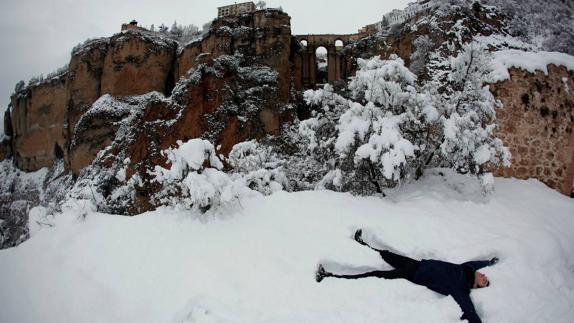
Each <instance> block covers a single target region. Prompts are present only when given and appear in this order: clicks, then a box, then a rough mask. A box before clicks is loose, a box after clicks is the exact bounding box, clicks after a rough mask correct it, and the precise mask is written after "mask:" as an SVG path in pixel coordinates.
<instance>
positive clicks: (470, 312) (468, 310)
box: [451, 291, 482, 323]
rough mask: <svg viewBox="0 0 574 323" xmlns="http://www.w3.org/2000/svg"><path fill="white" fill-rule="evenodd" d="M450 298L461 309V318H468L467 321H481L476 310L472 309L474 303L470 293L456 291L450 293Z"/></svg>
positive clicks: (471, 322) (474, 322)
mask: <svg viewBox="0 0 574 323" xmlns="http://www.w3.org/2000/svg"><path fill="white" fill-rule="evenodd" d="M451 296H452V298H454V300H455V301H456V302H457V304H458V306H460V308H461V309H462V313H463V314H462V317H461V318H460V319H461V320H468V323H482V321H481V320H480V317H478V314H476V310H475V309H474V304H472V300H471V299H470V295H469V294H468V293H466V292H464V291H457V292H455V293H452V294H451Z"/></svg>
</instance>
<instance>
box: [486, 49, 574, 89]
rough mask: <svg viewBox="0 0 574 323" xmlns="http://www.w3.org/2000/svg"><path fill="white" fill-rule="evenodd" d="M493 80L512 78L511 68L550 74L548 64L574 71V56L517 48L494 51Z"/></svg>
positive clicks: (494, 81) (499, 80)
mask: <svg viewBox="0 0 574 323" xmlns="http://www.w3.org/2000/svg"><path fill="white" fill-rule="evenodd" d="M493 56H494V59H493V64H492V65H493V66H492V67H493V69H494V71H493V72H492V82H493V83H496V82H501V81H505V80H509V79H510V73H509V72H508V70H509V69H510V68H520V69H524V70H526V71H528V72H530V73H536V71H542V72H544V74H546V75H548V65H550V64H554V65H557V66H564V67H566V68H567V69H568V70H569V71H574V56H570V55H568V54H564V53H558V52H542V51H541V52H525V51H521V50H516V49H508V50H501V51H498V52H494V53H493Z"/></svg>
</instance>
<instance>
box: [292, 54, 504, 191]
mask: <svg viewBox="0 0 574 323" xmlns="http://www.w3.org/2000/svg"><path fill="white" fill-rule="evenodd" d="M489 59H490V58H489V57H488V56H487V54H486V51H485V50H483V49H482V48H479V47H476V46H475V45H467V46H464V48H463V49H462V50H461V51H460V54H459V55H458V56H457V57H450V58H448V59H443V61H437V60H438V59H437V58H436V57H434V60H435V62H434V65H433V68H434V69H435V70H432V72H433V73H434V72H436V75H434V77H433V78H432V80H431V81H429V83H428V84H425V85H424V86H419V85H417V84H416V81H417V77H416V76H415V75H414V74H413V73H412V72H411V71H409V70H408V69H407V68H406V67H405V66H404V62H403V61H402V59H400V58H398V57H397V56H392V57H391V58H390V59H388V60H381V59H380V58H378V57H375V58H372V59H370V60H359V61H358V64H359V70H358V71H357V74H356V77H355V78H354V79H353V80H352V82H351V83H350V84H349V86H348V89H347V90H348V92H349V93H350V94H349V98H346V97H343V96H342V95H340V94H337V93H335V92H334V90H333V88H332V87H331V86H329V85H327V86H325V87H324V88H323V89H321V90H317V91H312V90H310V91H307V92H305V100H306V102H307V104H309V105H311V106H315V107H318V110H317V111H315V112H314V113H313V115H312V117H311V118H310V119H308V120H305V121H302V122H300V124H299V129H298V130H299V131H298V135H299V137H300V139H301V142H302V144H303V145H302V146H303V151H305V152H306V153H307V154H306V155H304V158H306V159H305V161H304V162H303V163H304V164H307V165H309V166H308V167H314V170H315V172H316V173H319V174H321V177H322V178H321V180H319V181H317V182H316V185H317V187H321V188H322V187H326V188H330V189H337V190H343V191H352V192H355V193H359V194H372V193H374V192H378V193H383V189H384V188H389V187H394V186H396V185H397V184H398V183H400V182H402V181H405V180H411V179H416V178H418V177H419V176H420V174H422V171H423V170H424V169H425V168H429V167H435V166H439V165H441V166H447V167H453V168H454V169H456V170H457V171H458V172H460V173H470V174H472V175H477V176H479V178H480V180H481V183H482V184H483V188H484V190H485V191H489V190H490V189H491V184H492V181H491V180H490V179H492V175H491V174H489V173H487V172H486V170H487V166H489V165H500V164H504V165H507V164H508V163H509V160H510V154H509V152H508V149H506V148H505V147H504V146H503V144H502V141H500V140H499V139H496V138H494V136H493V131H494V128H495V125H494V120H495V110H494V109H495V106H496V102H495V100H494V98H493V96H492V94H491V93H490V92H489V90H488V87H487V86H486V83H487V81H488V77H489V75H490V74H489V73H490V68H489V66H490V64H489Z"/></svg>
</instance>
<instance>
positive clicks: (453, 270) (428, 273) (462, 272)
mask: <svg viewBox="0 0 574 323" xmlns="http://www.w3.org/2000/svg"><path fill="white" fill-rule="evenodd" d="M489 264H490V262H489V261H488V260H485V261H469V262H465V263H464V264H460V265H457V264H453V263H450V262H445V261H439V260H421V262H420V264H419V267H418V269H417V271H416V272H415V275H414V279H413V283H415V284H419V285H422V286H425V287H427V288H429V289H431V290H433V291H435V292H437V293H439V294H442V295H450V296H452V297H453V298H454V300H455V301H456V302H457V303H458V305H459V306H460V307H461V308H462V312H463V315H462V317H461V319H463V320H468V322H469V323H481V322H482V321H481V320H480V318H479V317H478V315H477V314H476V310H475V309H474V305H473V304H472V300H471V299H470V288H471V287H472V281H470V280H469V273H472V274H473V275H474V272H475V271H476V270H478V269H480V268H483V267H486V266H488V265H489ZM472 279H474V278H472Z"/></svg>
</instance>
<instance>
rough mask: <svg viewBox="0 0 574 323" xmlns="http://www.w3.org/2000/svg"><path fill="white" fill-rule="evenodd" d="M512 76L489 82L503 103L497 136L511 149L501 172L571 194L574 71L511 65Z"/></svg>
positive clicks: (573, 151)
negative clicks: (509, 161)
mask: <svg viewBox="0 0 574 323" xmlns="http://www.w3.org/2000/svg"><path fill="white" fill-rule="evenodd" d="M510 75H511V78H510V80H507V81H504V82H501V83H497V84H494V85H492V86H491V90H492V92H493V94H494V95H495V97H496V98H497V99H499V100H501V101H502V103H503V104H504V108H503V109H499V110H498V111H497V124H498V129H497V135H498V136H499V137H500V138H501V139H502V140H503V141H504V143H505V145H507V146H508V147H509V148H510V151H511V152H512V166H511V167H510V168H504V169H499V170H497V171H496V174H497V175H498V176H507V177H516V178H520V179H527V178H536V179H538V180H540V181H542V182H544V183H545V184H546V185H548V186H549V187H551V188H554V189H556V190H558V191H560V192H562V193H563V194H566V195H570V193H571V190H572V183H573V181H574V132H573V127H574V73H573V72H569V71H568V70H567V69H566V68H565V67H558V66H554V65H550V66H549V67H548V75H545V74H544V73H542V72H538V73H536V74H531V73H529V72H527V71H524V70H520V69H511V71H510Z"/></svg>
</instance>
